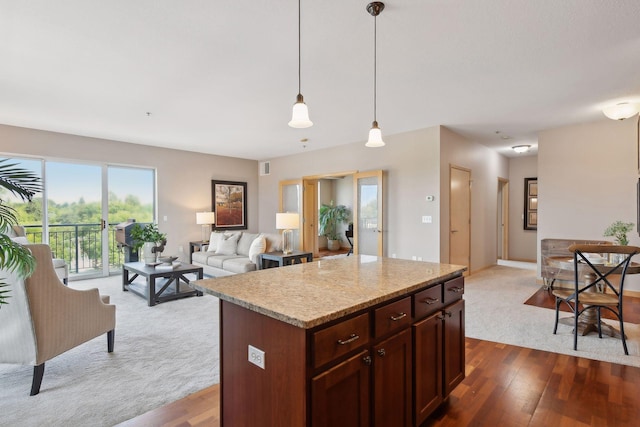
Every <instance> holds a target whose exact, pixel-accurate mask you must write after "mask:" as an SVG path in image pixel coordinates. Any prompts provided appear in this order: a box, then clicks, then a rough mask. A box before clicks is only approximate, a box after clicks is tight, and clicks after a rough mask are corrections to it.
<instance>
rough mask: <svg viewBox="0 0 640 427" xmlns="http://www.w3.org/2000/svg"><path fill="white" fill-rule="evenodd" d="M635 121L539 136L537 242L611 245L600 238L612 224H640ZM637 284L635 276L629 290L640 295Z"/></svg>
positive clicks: (632, 238) (638, 241) (633, 235)
mask: <svg viewBox="0 0 640 427" xmlns="http://www.w3.org/2000/svg"><path fill="white" fill-rule="evenodd" d="M636 120H637V118H635V117H634V118H632V119H627V120H623V121H614V120H609V119H606V118H603V119H602V120H599V121H596V122H592V123H585V124H580V125H575V126H567V127H563V128H558V129H551V130H547V131H544V132H541V133H540V136H539V141H538V147H539V148H538V191H539V193H540V198H539V200H538V203H539V205H538V209H539V217H538V218H539V221H540V223H539V225H538V241H540V240H541V239H544V238H566V239H605V240H613V239H612V238H610V237H608V238H604V237H603V236H602V234H603V232H604V230H605V229H606V228H607V226H609V225H610V224H611V223H612V222H614V221H616V220H621V221H625V222H633V223H636V209H637V208H636V204H637V196H636V184H637V182H638V163H637V162H638V160H637V158H638V152H637V143H638V142H637V133H636V132H637V121H636ZM629 243H630V244H632V245H640V238H639V237H638V233H637V231H636V230H634V231H632V232H630V233H629ZM539 247H540V246H539V243H538V248H539ZM539 256H540V254H539V251H538V258H539ZM538 262H539V259H538ZM639 280H640V278H637V277H635V276H631V277H630V282H631V283H632V286H631V287H630V288H633V289H640V285H638V281H639Z"/></svg>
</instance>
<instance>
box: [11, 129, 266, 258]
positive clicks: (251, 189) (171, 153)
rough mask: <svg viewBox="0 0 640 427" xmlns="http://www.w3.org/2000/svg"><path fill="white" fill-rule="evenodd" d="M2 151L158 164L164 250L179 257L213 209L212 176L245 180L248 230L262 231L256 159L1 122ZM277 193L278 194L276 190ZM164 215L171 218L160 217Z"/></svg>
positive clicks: (198, 235) (198, 236)
mask: <svg viewBox="0 0 640 427" xmlns="http://www.w3.org/2000/svg"><path fill="white" fill-rule="evenodd" d="M0 153H3V154H2V156H6V157H11V156H12V155H14V156H15V157H19V156H33V157H38V158H46V159H55V160H72V161H81V162H86V163H91V164H107V163H108V164H111V165H128V166H145V167H153V168H156V170H157V188H158V218H159V224H158V228H159V229H160V231H162V232H165V233H167V235H168V236H167V237H168V239H167V247H166V249H165V253H166V254H176V255H181V256H183V258H182V259H184V260H188V251H189V241H195V240H201V236H202V227H201V226H200V225H197V224H196V218H195V217H196V215H195V213H196V212H198V211H209V210H211V180H212V179H222V180H230V181H246V182H247V193H248V197H247V207H248V218H247V222H248V225H249V229H250V230H252V231H257V230H258V202H257V200H258V162H256V161H254V160H244V159H236V158H232V157H222V156H212V155H207V154H202V153H193V152H188V151H180V150H171V149H166V148H157V147H150V146H146V145H138V144H128V143H124V142H119V141H111V140H105V139H96V138H88V137H83V136H77V135H69V134H63V133H56V132H46V131H40V130H35V129H26V128H19V127H13V126H5V125H0ZM70 185H72V183H70ZM274 197H275V198H276V199H277V198H278V193H277V191H276V192H275V193H274ZM165 215H166V216H167V221H163V220H162V218H163V217H164V216H165ZM274 218H275V214H274ZM179 246H182V247H183V248H184V253H183V254H179V252H178V248H179Z"/></svg>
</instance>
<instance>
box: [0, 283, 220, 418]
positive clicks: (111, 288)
mask: <svg viewBox="0 0 640 427" xmlns="http://www.w3.org/2000/svg"><path fill="white" fill-rule="evenodd" d="M121 283H122V279H121V277H120V276H115V277H110V278H104V279H95V280H84V281H78V282H71V284H70V287H72V288H77V289H88V288H95V287H97V288H98V289H100V293H101V294H106V295H110V297H111V302H112V303H113V304H115V305H116V334H115V351H114V352H113V353H111V354H109V353H108V352H107V338H106V335H105V336H101V337H97V338H95V339H93V340H91V341H89V342H87V343H85V344H83V345H81V346H79V347H76V348H75V349H72V350H70V351H68V352H66V353H63V354H61V355H59V356H57V357H55V358H53V359H52V360H50V361H48V362H46V364H45V373H44V379H43V381H42V388H41V390H40V394H38V395H36V396H29V391H30V389H31V378H32V375H33V367H31V366H19V365H7V364H0V425H1V426H92V427H93V426H113V425H114V424H117V423H119V422H122V421H125V420H128V419H130V418H133V417H135V416H137V415H139V414H142V413H144V412H147V411H149V410H151V409H153V408H156V407H159V406H162V405H164V404H167V403H169V402H173V401H175V400H177V399H180V398H182V397H185V396H187V395H189V394H191V393H193V392H195V391H198V390H201V389H203V388H205V387H208V386H210V385H212V384H215V383H217V382H219V365H218V360H219V344H218V325H219V316H218V313H219V304H218V299H217V298H215V297H213V296H209V295H205V296H203V297H191V298H186V299H181V300H176V301H171V302H167V303H163V304H159V305H156V306H154V307H148V306H147V304H146V301H145V300H144V299H143V298H141V297H139V296H137V295H135V294H133V293H131V292H123V291H122V288H121V286H122V285H121ZM0 327H2V326H1V325H0Z"/></svg>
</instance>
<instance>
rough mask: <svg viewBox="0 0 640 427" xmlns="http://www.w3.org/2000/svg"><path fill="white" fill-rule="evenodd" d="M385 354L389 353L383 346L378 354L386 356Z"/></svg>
mask: <svg viewBox="0 0 640 427" xmlns="http://www.w3.org/2000/svg"><path fill="white" fill-rule="evenodd" d="M385 354H387V353H386V352H385V351H384V348H381V349H380V350H378V356H380V357H384V356H385Z"/></svg>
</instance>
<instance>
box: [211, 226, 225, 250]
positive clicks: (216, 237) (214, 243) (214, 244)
mask: <svg viewBox="0 0 640 427" xmlns="http://www.w3.org/2000/svg"><path fill="white" fill-rule="evenodd" d="M222 236H224V233H221V232H219V231H212V232H211V236H209V247H207V252H215V251H217V250H218V242H219V241H220V239H221V238H222Z"/></svg>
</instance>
